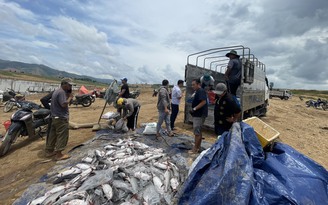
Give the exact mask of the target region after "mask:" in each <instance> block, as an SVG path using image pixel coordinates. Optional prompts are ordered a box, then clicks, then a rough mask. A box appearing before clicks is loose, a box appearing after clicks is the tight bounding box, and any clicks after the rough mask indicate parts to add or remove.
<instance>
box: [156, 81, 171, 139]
mask: <svg viewBox="0 0 328 205" xmlns="http://www.w3.org/2000/svg"><path fill="white" fill-rule="evenodd" d="M157 110H158V122H157V127H156V137H157V138H160V137H161V134H160V130H161V127H162V124H163V122H164V121H165V124H166V130H167V132H168V135H169V136H170V137H173V136H174V134H173V132H172V130H171V123H170V112H171V106H170V94H169V81H168V80H163V81H162V86H161V87H160V88H159V89H158V100H157Z"/></svg>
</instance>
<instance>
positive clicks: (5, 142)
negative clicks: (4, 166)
mask: <svg viewBox="0 0 328 205" xmlns="http://www.w3.org/2000/svg"><path fill="white" fill-rule="evenodd" d="M19 135H20V129H17V130H15V131H13V133H12V134H11V135H10V134H9V132H6V134H5V136H4V137H3V139H2V142H1V145H0V156H3V155H5V154H6V153H7V152H8V151H9V148H10V146H11V144H12V143H13V141H14V140H15V139H16V138H17V137H19Z"/></svg>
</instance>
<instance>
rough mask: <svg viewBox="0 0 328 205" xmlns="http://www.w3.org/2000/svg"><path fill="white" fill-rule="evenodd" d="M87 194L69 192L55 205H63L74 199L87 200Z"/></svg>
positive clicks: (83, 192)
mask: <svg viewBox="0 0 328 205" xmlns="http://www.w3.org/2000/svg"><path fill="white" fill-rule="evenodd" d="M86 195H87V193H86V192H85V191H82V192H76V191H73V192H69V193H67V194H65V195H63V196H61V197H60V198H59V199H58V200H57V201H56V202H55V203H54V204H53V205H61V204H63V203H65V202H67V201H72V200H74V199H85V198H86Z"/></svg>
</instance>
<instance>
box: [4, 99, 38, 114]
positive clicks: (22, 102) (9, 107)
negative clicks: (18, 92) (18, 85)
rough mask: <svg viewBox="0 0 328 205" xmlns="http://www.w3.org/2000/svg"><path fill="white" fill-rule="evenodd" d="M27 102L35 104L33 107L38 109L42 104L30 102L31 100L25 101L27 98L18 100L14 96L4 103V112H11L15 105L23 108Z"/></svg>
mask: <svg viewBox="0 0 328 205" xmlns="http://www.w3.org/2000/svg"><path fill="white" fill-rule="evenodd" d="M26 104H29V105H33V107H34V108H35V109H38V108H39V107H40V106H39V105H38V104H36V103H34V102H30V101H25V98H24V100H16V99H15V98H12V99H10V100H9V101H7V102H6V103H5V104H4V107H3V112H9V111H11V110H12V109H13V108H14V107H15V106H16V107H17V108H22V107H24V106H25V105H26Z"/></svg>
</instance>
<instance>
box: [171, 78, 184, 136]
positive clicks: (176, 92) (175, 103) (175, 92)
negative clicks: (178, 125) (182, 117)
mask: <svg viewBox="0 0 328 205" xmlns="http://www.w3.org/2000/svg"><path fill="white" fill-rule="evenodd" d="M182 86H183V80H178V83H177V85H175V86H174V87H173V89H172V102H171V108H172V114H171V118H170V121H171V130H174V123H175V119H176V118H177V116H178V113H179V105H180V100H181V98H182V92H181V88H182Z"/></svg>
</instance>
